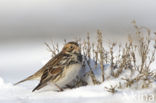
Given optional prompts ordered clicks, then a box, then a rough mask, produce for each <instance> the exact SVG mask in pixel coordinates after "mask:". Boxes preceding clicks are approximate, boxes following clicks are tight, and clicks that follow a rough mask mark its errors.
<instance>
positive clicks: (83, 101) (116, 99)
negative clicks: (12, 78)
mask: <svg viewBox="0 0 156 103" xmlns="http://www.w3.org/2000/svg"><path fill="white" fill-rule="evenodd" d="M116 82H117V80H111V81H106V82H104V83H102V84H101V85H96V86H93V85H92V86H84V87H79V88H76V89H72V90H71V89H69V90H65V91H64V92H54V91H44V92H31V89H29V88H28V87H23V86H13V85H12V84H10V83H5V82H4V80H3V79H2V78H0V103H4V102H5V103H44V102H45V101H46V103H51V102H52V103H58V102H59V103H73V102H74V103H95V102H98V103H104V102H107V103H125V100H126V102H127V103H143V102H144V100H142V97H143V96H146V95H149V96H151V99H148V100H147V101H148V102H151V103H155V101H154V99H153V98H154V97H153V96H154V94H153V89H151V90H140V91H138V90H131V89H125V90H124V91H122V92H120V91H119V92H118V93H116V94H111V93H109V92H107V91H106V90H105V89H104V87H105V86H108V85H109V84H112V83H116ZM155 89H156V88H155ZM134 95H135V96H134Z"/></svg>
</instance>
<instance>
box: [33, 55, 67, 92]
mask: <svg viewBox="0 0 156 103" xmlns="http://www.w3.org/2000/svg"><path fill="white" fill-rule="evenodd" d="M69 60H70V59H69V57H68V56H67V55H61V56H58V58H56V59H54V60H53V61H52V63H50V64H49V65H47V69H46V70H45V71H44V72H43V74H42V77H41V80H40V83H39V84H38V85H37V86H36V87H35V88H34V89H33V91H35V90H39V89H41V88H42V87H44V86H46V85H47V82H48V81H50V80H54V79H55V78H57V77H58V76H59V75H60V74H61V73H62V72H63V69H64V68H65V65H66V64H67V63H68V62H69Z"/></svg>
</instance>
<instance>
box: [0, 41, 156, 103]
mask: <svg viewBox="0 0 156 103" xmlns="http://www.w3.org/2000/svg"><path fill="white" fill-rule="evenodd" d="M31 45H32V47H31V48H33V47H35V46H36V44H34V45H33V44H31ZM22 46H23V45H22ZM28 48H30V47H28ZM28 48H22V49H23V50H22V51H24V53H27V55H24V57H28V55H29V54H30V55H31V58H30V59H32V58H33V60H32V61H30V62H29V58H28V60H26V59H25V61H24V62H25V63H18V62H17V63H16V62H15V61H14V62H13V63H14V64H15V65H17V64H18V66H17V68H15V67H14V65H13V63H12V64H10V65H7V64H8V63H11V62H10V61H7V62H6V63H5V61H3V62H2V63H3V64H2V63H1V64H0V66H1V68H0V71H1V72H0V103H45V102H46V103H58V102H59V103H97V102H98V103H125V102H126V103H146V102H147V103H155V102H156V83H155V82H154V83H153V84H152V86H151V88H149V89H135V87H134V88H125V89H122V90H121V89H117V92H116V93H115V94H112V93H110V92H108V91H107V89H106V88H105V87H110V86H111V85H118V84H119V81H120V82H121V83H123V84H124V83H125V80H122V78H123V77H128V75H130V71H128V70H126V71H124V72H123V73H122V75H121V76H120V77H119V78H118V79H115V78H111V77H110V78H109V76H110V65H109V64H106V65H105V76H106V77H108V78H109V79H108V80H106V81H105V82H104V83H102V84H100V85H93V84H92V82H91V79H90V78H88V77H86V78H85V79H86V81H87V82H88V84H89V85H88V86H83V87H78V88H75V89H67V90H65V91H63V92H56V91H36V92H32V89H33V88H34V87H35V86H36V85H37V81H30V82H26V83H23V84H21V85H17V86H14V85H13V83H15V82H17V81H19V80H21V79H23V78H25V77H27V76H29V75H30V74H32V73H33V72H35V71H36V70H37V69H38V68H40V67H42V66H43V65H44V64H45V63H46V62H47V60H48V59H49V57H50V53H48V52H45V51H46V50H45V48H40V47H38V48H36V49H35V50H32V49H28ZM39 48H40V49H39ZM44 50H45V51H44ZM28 51H29V52H28ZM32 51H34V52H32ZM1 53H2V54H0V55H3V54H4V53H6V54H9V53H8V52H6V51H1ZM21 53H22V52H21ZM37 55H39V56H40V58H39V57H36V56H37ZM6 56H8V57H12V58H15V56H16V54H14V55H6ZM2 57H3V56H2ZM5 58H7V57H5ZM22 58H23V57H21V58H20V56H19V58H17V59H19V60H18V61H22ZM34 58H35V59H34ZM36 60H37V62H36ZM26 62H29V63H30V64H29V63H28V64H27V63H26ZM29 66H30V67H29ZM98 66H99V65H98ZM11 67H12V69H10V68H11ZM34 67H35V68H36V70H35V69H34ZM153 67H155V64H154V65H153ZM87 71H88V70H86V71H83V72H87ZM94 73H95V74H96V76H97V79H98V80H101V76H100V74H101V71H100V69H97V70H96V71H95V70H94ZM136 75H137V73H136ZM137 85H141V81H140V82H139V84H137Z"/></svg>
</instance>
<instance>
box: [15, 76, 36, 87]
mask: <svg viewBox="0 0 156 103" xmlns="http://www.w3.org/2000/svg"><path fill="white" fill-rule="evenodd" d="M32 79H34V76H33V75H31V76H29V77H27V78H25V79H23V80H21V81H19V82H17V83H15V84H14V85H18V84H20V83H22V82H25V81H27V80H32Z"/></svg>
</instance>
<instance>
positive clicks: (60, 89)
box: [55, 84, 63, 92]
mask: <svg viewBox="0 0 156 103" xmlns="http://www.w3.org/2000/svg"><path fill="white" fill-rule="evenodd" d="M55 86H56V87H57V88H58V89H59V92H61V91H63V89H62V88H61V87H60V86H58V85H57V84H55Z"/></svg>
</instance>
